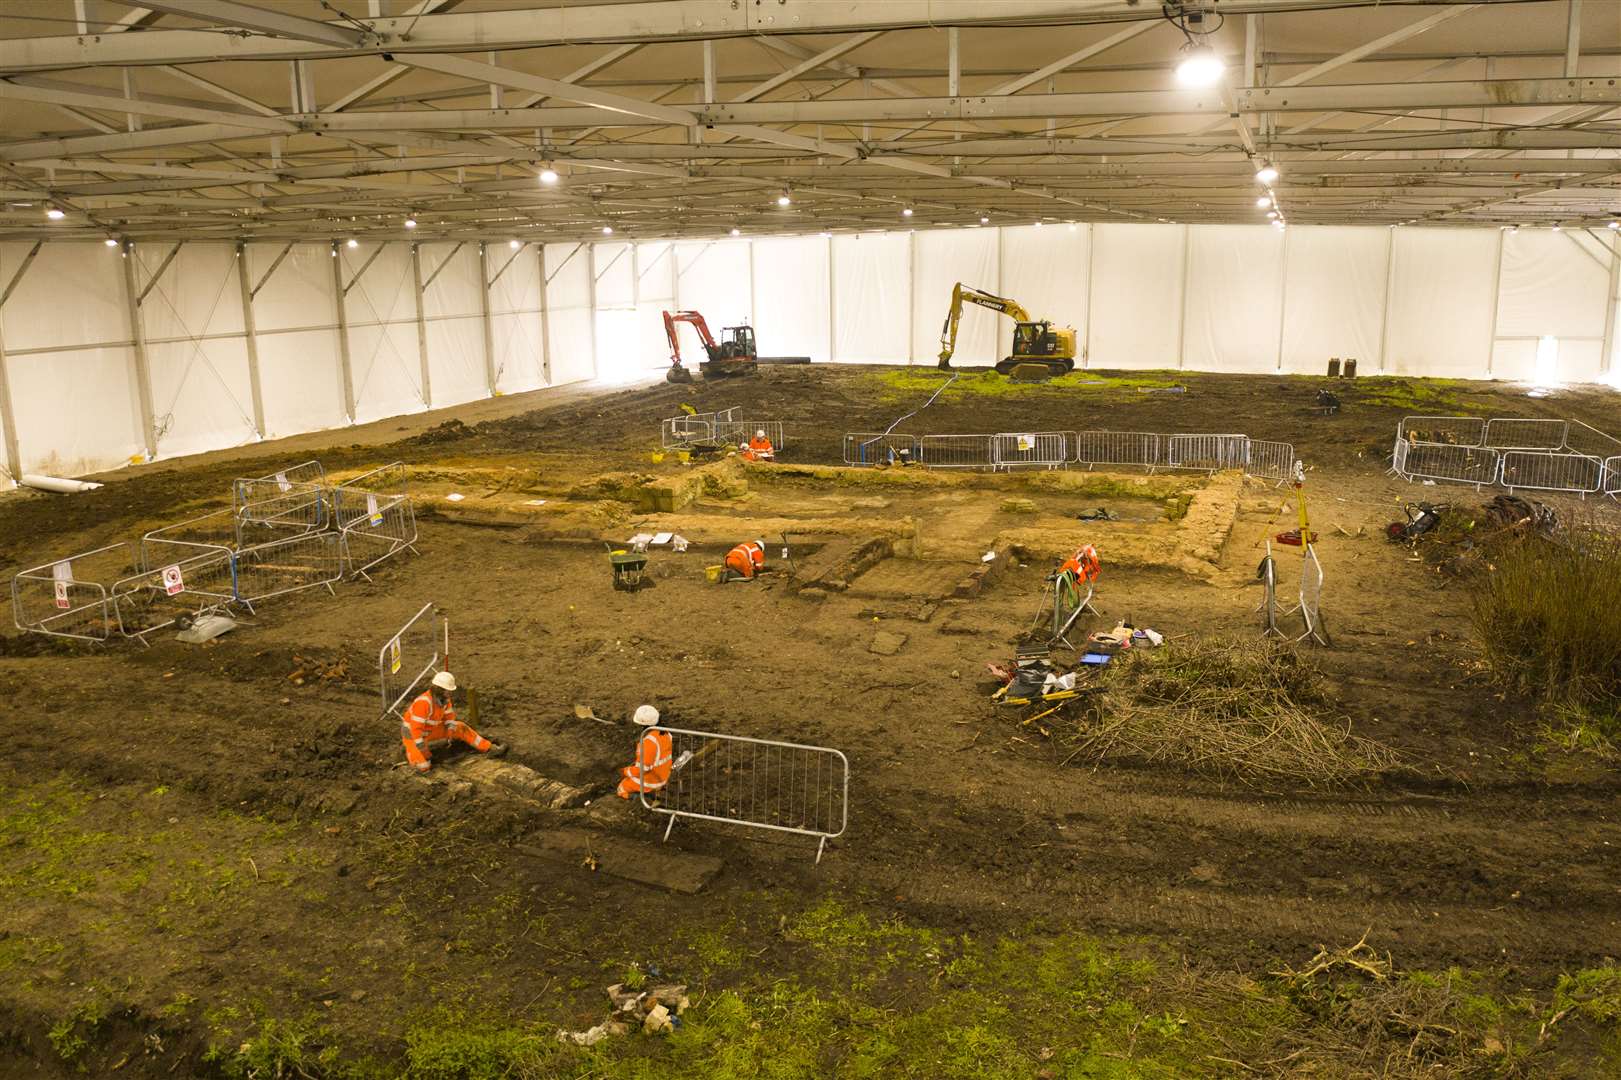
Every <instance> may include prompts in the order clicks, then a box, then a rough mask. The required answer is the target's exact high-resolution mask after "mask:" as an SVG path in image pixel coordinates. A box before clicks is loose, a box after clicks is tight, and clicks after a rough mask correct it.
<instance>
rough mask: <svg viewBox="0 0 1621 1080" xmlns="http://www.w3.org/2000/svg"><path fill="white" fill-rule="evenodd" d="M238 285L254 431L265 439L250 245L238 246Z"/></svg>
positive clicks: (263, 397) (263, 396) (263, 405)
mask: <svg viewBox="0 0 1621 1080" xmlns="http://www.w3.org/2000/svg"><path fill="white" fill-rule="evenodd" d="M236 283H237V288H238V289H239V290H240V291H241V293H242V333H243V335H244V340H245V341H246V342H247V346H248V392H249V393H250V394H252V395H253V430H254V432H255V433H256V434H257V435H258V436H259V438H261V439H262V438H264V437H265V395H264V389H263V387H262V386H261V384H260V382H259V338H258V330H257V327H256V326H255V325H254V321H253V286H251V285H249V284H248V245H246V244H240V243H239V244H237V245H236Z"/></svg>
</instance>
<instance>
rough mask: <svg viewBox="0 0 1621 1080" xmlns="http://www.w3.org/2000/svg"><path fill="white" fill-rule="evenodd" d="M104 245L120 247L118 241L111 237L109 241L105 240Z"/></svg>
mask: <svg viewBox="0 0 1621 1080" xmlns="http://www.w3.org/2000/svg"><path fill="white" fill-rule="evenodd" d="M102 243H103V244H106V245H107V246H108V247H117V246H118V241H117V240H116V239H114V238H113V237H111V236H109V237H108V238H107V239H105V240H103V241H102Z"/></svg>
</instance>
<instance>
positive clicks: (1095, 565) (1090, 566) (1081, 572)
mask: <svg viewBox="0 0 1621 1080" xmlns="http://www.w3.org/2000/svg"><path fill="white" fill-rule="evenodd" d="M1102 569H1103V564H1102V563H1100V562H1099V561H1098V552H1097V549H1096V548H1094V547H1093V546H1092V545H1091V544H1087V545H1086V546H1085V547H1083V548H1081V549H1080V550H1079V551H1077V552H1076V553H1075V554H1074V555H1071V556H1070V557H1069V560H1068V561H1067V562H1065V563H1064V565H1063V566H1060V567H1059V568H1058V572H1059V573H1060V574H1062V573H1063V572H1064V571H1065V570H1068V571H1069V572H1070V573H1072V574H1074V575H1075V580H1076V581H1096V580H1097V579H1098V573H1099V572H1100V571H1101V570H1102Z"/></svg>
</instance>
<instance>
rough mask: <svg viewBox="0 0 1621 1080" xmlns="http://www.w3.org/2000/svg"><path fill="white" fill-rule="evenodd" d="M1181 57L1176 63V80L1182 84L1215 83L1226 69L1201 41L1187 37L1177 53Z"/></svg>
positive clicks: (1201, 85) (1211, 84) (1208, 84)
mask: <svg viewBox="0 0 1621 1080" xmlns="http://www.w3.org/2000/svg"><path fill="white" fill-rule="evenodd" d="M1178 56H1180V57H1181V59H1179V60H1178V61H1177V64H1176V81H1177V82H1178V83H1180V84H1182V85H1183V86H1190V87H1196V88H1197V87H1206V86H1214V85H1216V80H1217V79H1220V78H1221V73H1222V72H1224V71H1226V70H1227V65H1225V64H1223V63H1222V62H1221V57H1219V56H1217V55H1216V50H1214V49H1212V48H1211V47H1210V46H1209V45H1206V44H1204V43H1203V41H1202V40H1201V41H1194V40H1193V38H1191V37H1190V38H1188V40H1187V42H1186V43H1185V44H1183V46H1182V48H1181V51H1180V52H1179V53H1178Z"/></svg>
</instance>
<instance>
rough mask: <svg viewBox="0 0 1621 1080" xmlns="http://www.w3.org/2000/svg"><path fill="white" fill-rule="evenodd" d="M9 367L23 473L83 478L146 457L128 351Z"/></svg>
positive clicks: (28, 360) (79, 353) (38, 359)
mask: <svg viewBox="0 0 1621 1080" xmlns="http://www.w3.org/2000/svg"><path fill="white" fill-rule="evenodd" d="M41 254H42V255H43V252H41ZM13 302H15V297H13ZM11 306H12V305H11V304H10V303H8V304H6V313H7V316H8V321H7V327H8V329H9V327H10V320H9V316H10V314H11ZM8 366H9V371H10V374H11V396H12V399H13V401H15V402H16V408H15V410H14V412H15V415H16V417H17V442H18V444H19V449H20V451H21V453H22V464H23V471H24V472H37V473H45V474H47V475H50V476H83V475H84V474H85V473H92V472H101V471H102V470H104V469H112V468H117V467H118V466H120V465H127V464H129V462H130V459H131V458H132V457H133V456H134V455H137V454H141V453H143V452H144V448H145V444H146V440H145V438H144V437H143V436H142V434H141V423H140V416H139V413H138V411H137V410H136V407H135V405H134V402H135V400H136V396H135V384H134V382H133V372H134V370H135V368H134V360H133V358H132V356H131V354H130V350H129V349H127V348H122V347H112V348H104V349H79V350H76V351H72V352H53V353H39V354H36V355H33V356H11V357H9V358H8Z"/></svg>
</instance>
